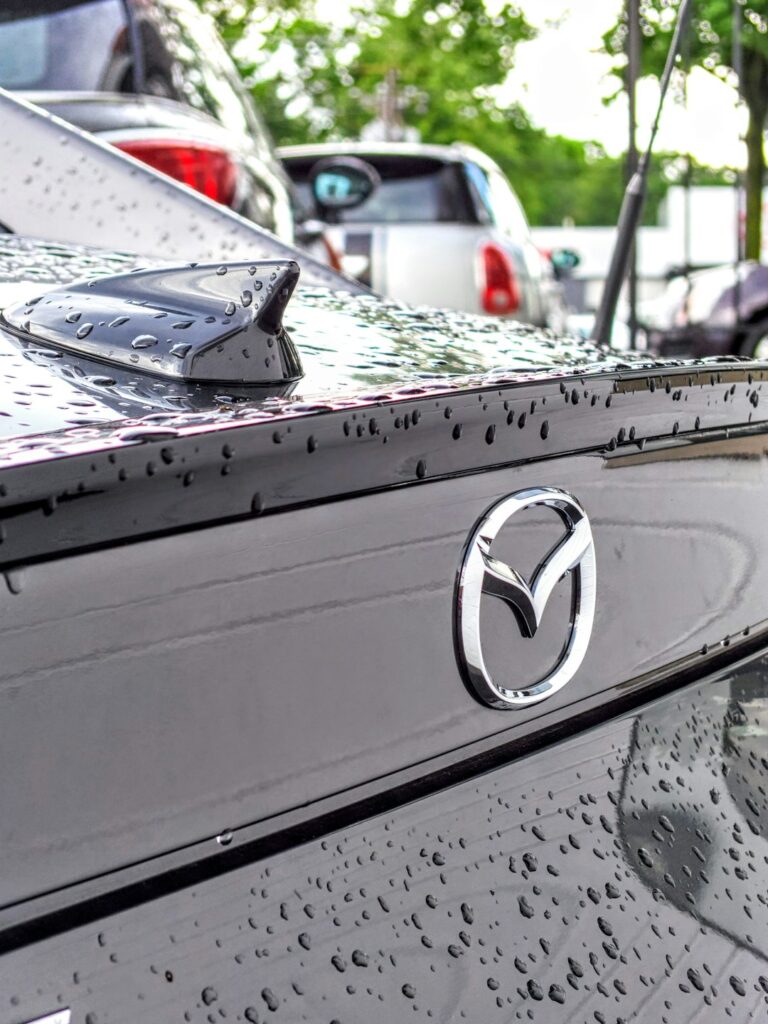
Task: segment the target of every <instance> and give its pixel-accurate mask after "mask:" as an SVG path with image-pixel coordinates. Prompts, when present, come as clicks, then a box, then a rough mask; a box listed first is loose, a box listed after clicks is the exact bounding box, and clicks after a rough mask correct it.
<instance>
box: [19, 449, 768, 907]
mask: <svg viewBox="0 0 768 1024" xmlns="http://www.w3.org/2000/svg"><path fill="white" fill-rule="evenodd" d="M272 443H273V442H272ZM483 443H484V442H483ZM765 449H766V443H765V438H764V436H762V435H748V436H745V437H741V438H732V439H730V440H728V439H725V438H723V439H721V440H719V441H702V442H701V443H699V444H688V445H675V446H670V447H664V446H659V447H657V448H656V449H649V448H646V450H645V451H643V452H637V451H635V453H634V454H629V453H627V452H622V451H621V450H620V449H619V450H617V452H616V454H615V455H613V456H612V457H610V458H606V457H604V456H601V455H599V454H593V455H582V456H579V457H574V456H570V457H567V458H561V459H550V460H544V461H542V462H539V463H536V464H528V465H522V466H518V467H507V468H500V469H496V470H493V471H487V472H484V473H480V474H471V475H466V476H463V477H455V478H451V479H447V480H432V481H427V482H424V483H420V484H419V485H418V486H416V487H411V488H402V487H401V488H394V489H390V490H388V491H384V492H381V493H377V494H371V495H367V496H359V497H356V498H354V499H353V500H347V501H342V500H340V499H337V500H336V501H332V502H326V503H324V504H321V505H317V504H312V505H307V506H306V507H303V508H298V509H297V508H294V509H293V510H291V511H290V512H287V511H286V512H282V513H280V514H275V515H263V514H262V515H260V514H259V509H258V505H257V506H256V507H253V508H249V510H248V514H247V517H246V518H245V519H244V520H243V521H242V522H238V523H232V522H229V523H224V524H221V525H211V526H209V528H207V529H205V530H203V531H199V530H198V531H190V532H186V533H183V534H180V535H169V536H165V537H162V538H158V539H156V540H154V541H145V540H138V539H135V540H134V543H133V544H132V545H131V546H130V547H129V548H126V547H123V546H114V541H113V542H112V544H111V545H107V546H105V549H104V550H98V551H93V550H91V551H90V553H83V554H80V555H74V554H72V553H70V554H69V556H68V557H66V558H59V559H57V560H54V561H50V560H48V561H41V562H40V563H39V564H37V565H32V564H29V561H27V563H26V564H24V565H21V566H19V567H18V568H16V569H13V570H8V571H7V572H6V581H7V589H6V592H5V594H4V596H2V595H0V622H2V628H0V646H1V648H2V650H3V660H2V664H0V804H1V805H2V806H3V807H4V809H5V817H4V819H3V823H2V826H1V827H0V841H1V842H2V846H3V849H4V863H5V872H4V873H3V875H2V878H0V901H2V904H5V905H7V904H11V903H14V902H16V901H19V900H21V899H27V898H29V897H33V896H35V894H38V893H41V892H43V891H50V890H53V889H56V888H58V887H61V886H63V885H65V884H72V883H76V882H77V883H79V882H82V881H84V880H86V879H88V878H90V877H93V876H96V875H99V874H102V873H104V872H107V871H114V870H116V869H119V868H123V867H126V866H128V865H131V864H136V863H138V862H140V861H142V860H146V859H147V858H152V857H155V856H157V855H159V854H161V853H163V854H165V853H173V852H174V851H179V850H181V849H182V848H184V847H187V846H191V845H193V844H202V846H201V848H200V849H199V850H198V851H195V853H194V856H195V859H199V858H200V857H206V856H207V857H213V856H215V855H216V854H217V851H218V849H219V846H218V844H217V843H216V841H215V838H214V837H215V836H217V835H219V834H220V833H221V832H222V831H223V830H226V829H230V830H233V829H234V830H239V829H240V828H241V827H242V826H246V825H250V824H251V823H256V822H262V823H266V824H267V828H268V829H269V828H270V826H269V824H268V822H269V819H271V818H273V816H274V815H277V814H283V813H285V812H286V811H289V810H291V809H296V808H299V807H301V806H302V805H306V804H308V803H310V802H313V801H317V800H320V799H325V798H327V797H329V796H330V795H332V794H334V793H341V792H347V794H348V798H349V799H350V800H354V799H357V797H355V790H357V789H359V787H361V786H366V785H368V784H369V783H371V782H372V781H373V780H384V779H386V778H388V777H389V778H392V777H393V773H397V772H401V771H403V770H405V769H408V770H409V771H410V772H412V773H415V774H416V775H417V776H418V774H419V773H420V772H423V773H424V774H430V773H432V772H434V771H437V770H442V769H439V768H438V766H437V764H436V761H438V760H439V759H441V758H446V757H447V758H448V759H449V761H450V760H451V758H452V759H453V761H454V763H455V762H456V761H460V760H462V759H464V758H465V757H467V756H469V754H468V748H469V747H471V745H473V744H478V743H481V744H482V743H485V744H486V745H487V744H496V745H497V746H503V745H511V749H512V750H517V749H519V745H521V744H530V743H531V742H534V741H536V739H537V737H538V739H539V741H540V737H541V735H542V733H543V732H545V731H546V730H548V729H551V728H553V727H555V726H557V727H560V728H562V727H564V726H570V727H571V728H574V718H575V716H577V715H581V714H586V713H593V714H594V713H598V712H599V711H600V709H601V708H602V709H603V710H602V713H605V706H607V705H611V704H613V703H614V702H615V701H616V700H617V699H619V698H622V697H629V696H633V697H637V695H638V694H641V693H642V692H643V691H644V690H645V689H646V688H647V687H649V686H655V685H658V684H659V682H660V681H661V682H664V683H665V685H669V684H670V680H672V681H674V679H675V678H676V676H677V675H678V673H679V672H680V671H681V669H690V668H691V666H693V668H694V669H695V668H696V666H697V662H698V663H699V671H701V670H703V668H704V667H705V666H706V665H707V664H708V658H709V657H710V656H711V654H713V653H715V652H722V651H725V650H731V649H732V648H733V649H735V648H736V647H737V646H738V644H739V643H741V642H747V641H749V640H750V638H751V634H752V633H753V632H754V631H755V630H761V629H763V627H764V620H766V619H768V602H767V601H766V596H765V595H766V594H767V593H768V576H767V575H766V573H768V569H767V568H766V567H765V566H764V565H763V563H762V560H761V559H760V558H759V552H760V550H761V545H762V536H763V531H764V517H763V515H762V504H761V501H760V495H761V494H762V493H763V491H764V488H765V487H766V486H768V461H767V459H766V455H765ZM305 457H312V456H309V454H308V453H306V452H305ZM239 458H240V455H239V454H238V451H237V449H232V450H230V451H229V453H228V455H227V453H223V452H222V455H221V458H220V463H219V465H218V466H217V468H216V475H215V477H213V476H206V475H205V474H201V475H199V476H194V475H193V476H191V477H190V476H187V473H188V472H190V470H188V469H187V468H186V467H185V466H183V465H181V466H179V465H178V464H175V465H174V464H172V465H171V466H167V465H166V464H165V463H164V462H163V461H162V458H160V459H159V460H158V464H157V467H158V474H159V473H163V472H164V473H170V472H173V473H174V474H180V475H179V477H178V479H177V481H176V486H175V488H173V489H172V490H170V489H169V490H168V491H167V492H166V497H165V499H163V503H161V501H160V495H161V492H160V491H157V492H155V491H153V488H154V486H155V481H156V480H157V475H158V474H156V475H155V476H150V477H147V476H146V474H144V476H143V480H144V481H145V483H144V486H143V488H142V489H140V490H138V491H136V490H132V489H131V488H130V487H129V488H128V489H127V490H124V491H123V492H122V494H121V492H120V490H119V486H120V485H119V476H118V477H117V478H116V479H117V480H118V484H117V485H116V490H115V492H114V500H113V501H110V502H109V503H108V502H107V501H106V497H105V496H104V495H102V496H101V497H95V498H94V499H91V500H94V505H93V506H92V509H93V511H92V512H91V513H90V515H88V514H87V513H85V512H84V513H83V514H82V515H81V516H80V517H79V518H78V519H77V520H75V519H73V518H71V517H69V516H68V514H67V510H68V509H70V508H74V507H76V506H77V505H78V502H79V501H83V502H86V501H88V500H89V499H88V498H87V497H83V498H81V499H77V498H75V497H73V498H72V499H71V500H68V501H67V500H63V501H61V502H60V503H58V504H54V505H48V506H45V507H40V508H38V510H37V511H36V514H33V513H32V512H29V513H25V512H24V510H22V509H19V508H17V509H16V516H17V517H19V518H23V517H24V516H25V514H26V515H28V516H29V526H30V532H29V536H30V537H32V536H33V530H32V528H31V527H32V524H33V523H34V525H35V526H36V528H37V534H44V533H45V532H46V531H47V530H53V531H54V532H55V533H56V534H57V535H58V536H59V537H61V538H62V539H63V541H64V543H65V544H73V543H74V544H77V542H78V540H81V541H83V542H85V543H86V544H87V543H89V542H91V543H92V540H93V537H94V536H96V537H98V536H99V535H100V530H101V527H100V525H99V524H100V523H101V522H102V521H106V522H108V523H110V522H111V523H112V529H113V530H114V524H115V523H116V522H119V523H123V524H129V527H130V528H132V529H139V530H140V529H141V528H142V527H143V525H144V523H143V519H142V516H143V514H144V510H143V506H144V505H145V504H149V505H150V508H151V511H152V513H153V514H154V515H156V516H159V517H161V521H163V522H164V523H165V524H166V525H167V526H168V527H169V530H170V529H171V523H172V522H173V519H174V517H176V516H178V515H179V514H180V513H179V509H185V508H187V507H189V508H190V509H191V510H192V513H191V514H193V515H194V514H195V512H196V510H197V512H198V514H199V506H200V504H201V503H205V502H206V500H207V497H208V494H209V491H213V492H214V493H215V492H216V490H217V486H218V485H217V481H223V487H224V497H223V498H222V501H223V507H224V508H226V506H227V504H228V503H236V501H237V493H238V489H239V488H240V489H242V490H241V491H240V493H242V491H243V490H244V489H245V488H246V487H253V481H254V479H258V477H259V475H260V469H259V466H260V465H261V466H262V467H263V465H264V460H261V463H260V462H259V460H256V461H254V463H253V465H252V466H251V467H248V468H245V469H243V468H242V467H240V468H239V467H238V459H239ZM71 461H72V460H69V459H62V460H59V462H58V465H61V466H66V465H67V463H70V462H71ZM225 466H228V467H231V468H230V470H229V471H227V472H225V474H224V477H222V476H221V469H222V468H223V467H225ZM120 468H121V467H120V464H119V463H117V464H115V465H112V466H111V470H112V472H113V473H117V474H119V472H120ZM70 470H71V467H70ZM292 472H294V469H293V468H292V467H291V466H290V464H289V465H288V466H287V467H286V476H285V478H284V486H285V487H286V489H288V488H290V481H291V473H292ZM4 476H5V474H4ZM185 479H186V481H187V482H186V484H185V482H184V481H185ZM553 483H554V484H557V485H558V486H559V487H561V488H564V489H566V490H568V491H571V492H572V493H574V494H576V495H578V496H579V499H580V500H581V502H582V503H583V505H584V507H585V508H586V509H587V512H588V514H589V515H590V518H591V520H592V527H593V534H594V538H595V548H596V555H597V564H598V594H597V610H596V619H595V629H594V634H593V638H592V642H591V644H590V648H589V650H588V652H587V656H586V658H585V660H584V662H583V664H582V667H581V668H580V670H579V672H578V673H577V675H576V676H575V677H574V679H573V680H571V682H570V683H569V684H568V685H567V686H566V687H565V688H564V689H563V690H562V691H561V692H560V693H558V694H556V695H555V696H554V697H552V698H551V699H550V700H548V701H545V702H543V703H542V704H540V705H536V706H534V707H531V708H528V709H525V710H521V711H519V712H518V711H516V712H514V713H503V714H502V713H499V712H497V711H494V710H493V709H491V708H488V707H486V706H484V705H481V704H479V703H478V702H477V701H475V699H474V698H473V697H472V696H471V695H470V694H469V693H468V692H467V690H466V688H465V685H464V682H463V679H462V675H461V671H460V666H459V664H458V663H457V660H456V656H455V652H454V647H453V635H452V632H453V631H452V624H453V614H454V582H455V579H456V573H457V571H458V568H459V565H460V560H461V554H462V550H463V548H464V544H465V542H466V540H467V537H468V536H469V534H470V532H471V531H472V529H473V527H474V525H475V523H476V522H477V520H478V518H479V517H480V516H481V515H482V514H483V512H485V510H486V509H487V508H488V507H489V506H490V505H492V504H494V503H495V502H496V501H497V500H498V499H499V497H501V496H504V495H506V494H509V493H512V492H514V491H517V490H519V489H521V488H522V487H530V486H547V485H552V484H553ZM125 484H129V480H126V481H125ZM98 486H99V485H98V483H96V484H94V485H93V492H98ZM93 492H91V493H93ZM243 497H245V495H243ZM86 508H87V506H86ZM99 509H101V510H102V511H101V514H99V511H98V510H99ZM4 524H5V529H6V540H5V542H4V544H3V547H6V546H8V545H10V544H11V543H12V541H13V538H14V536H15V531H16V530H17V529H18V524H17V522H16V521H15V519H14V518H13V517H11V516H9V517H8V518H6V519H5V520H4ZM553 529H554V531H555V534H557V536H555V535H553V532H552V531H553ZM558 536H559V531H558V529H557V526H556V524H552V523H551V522H549V521H544V520H543V519H541V518H536V517H535V516H533V517H528V518H521V519H520V520H518V521H516V522H514V523H510V525H509V527H508V528H505V531H504V533H503V536H502V537H501V538H500V541H499V542H500V543H501V544H502V547H501V548H500V549H499V552H498V553H499V556H500V557H503V558H506V559H507V560H508V561H509V562H510V563H512V564H514V565H515V566H516V567H517V568H518V569H519V571H521V572H523V573H524V574H525V575H526V576H529V575H530V572H531V571H532V569H533V568H534V567H535V564H536V562H537V560H538V558H540V557H541V556H543V555H544V554H545V553H546V552H547V550H548V549H549V548H550V547H551V545H552V543H553V541H554V540H556V539H558ZM17 564H18V563H17ZM116 580H119V595H116ZM643 581H645V583H644V582H643ZM648 581H650V583H649V582H648ZM681 581H684V582H681ZM649 593H650V594H652V600H649ZM569 599H570V588H569V586H568V585H562V586H560V587H559V588H558V590H557V593H556V595H555V596H554V597H553V599H552V600H551V602H550V604H549V605H548V609H547V616H546V618H545V621H544V622H543V623H542V626H541V628H540V630H539V631H538V632H537V635H536V637H535V639H534V640H524V639H523V638H522V637H521V635H520V631H519V629H518V628H517V626H516V625H515V623H514V621H513V619H512V617H511V615H510V614H509V613H508V612H506V610H505V609H503V608H501V607H498V605H499V603H498V602H491V605H489V607H488V608H487V609H486V610H485V612H484V618H483V623H484V625H483V628H484V631H485V633H484V637H483V643H484V647H485V651H486V658H487V659H488V663H489V665H490V666H491V670H492V671H494V672H504V674H505V677H508V676H509V674H510V672H512V673H513V674H514V675H515V676H516V677H518V678H519V680H520V682H521V683H525V682H526V681H527V680H530V679H536V678H539V677H540V676H541V675H542V674H543V671H545V670H547V669H548V668H550V667H551V662H552V658H553V657H554V656H555V652H557V651H558V650H559V648H560V645H561V644H562V638H563V636H564V631H565V629H566V626H567V617H568V614H569V610H570V600H569ZM489 601H490V599H489ZM493 605H496V607H493ZM83 708H87V709H88V714H87V716H85V717H84V716H83V710H82V709H83ZM51 736H55V743H54V744H53V745H51V744H50V743H49V737H51ZM33 738H34V739H33ZM43 766H45V768H43ZM20 775H21V776H23V777H24V778H25V780H26V782H25V786H24V787H23V788H21V789H20V788H19V787H18V785H17V781H16V780H17V779H18V777H19V776H20ZM51 778H55V779H66V786H58V785H54V786H52V785H51ZM273 824H274V828H279V827H282V826H279V825H278V823H277V822H274V823H273ZM157 870H158V871H159V870H161V868H160V865H158V867H157ZM163 870H164V869H163ZM123 884H124V883H123V881H121V880H120V879H116V880H115V885H117V886H121V885H123ZM37 912H38V911H37V910H31V909H28V910H27V912H26V913H27V915H29V914H33V915H34V914H36V913H37Z"/></svg>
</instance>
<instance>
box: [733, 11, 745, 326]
mask: <svg viewBox="0 0 768 1024" xmlns="http://www.w3.org/2000/svg"><path fill="white" fill-rule="evenodd" d="M731 17H732V21H731V40H732V42H731V46H732V53H731V62H732V64H733V70H734V71H735V72H736V78H737V82H738V84H737V89H738V95H739V99H741V73H742V56H741V19H742V13H741V4H740V3H739V0H733V6H732V10H731ZM735 190H736V260H735V262H734V267H733V276H734V286H733V305H734V309H733V320H734V325H735V326H736V327H738V325H739V321H740V319H741V317H740V315H739V314H740V312H741V277H740V274H739V268H740V264H741V260H742V258H743V253H744V247H743V243H742V239H741V213H742V187H741V172H740V171H739V170H737V171H736V182H735Z"/></svg>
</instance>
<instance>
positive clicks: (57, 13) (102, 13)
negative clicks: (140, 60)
mask: <svg viewBox="0 0 768 1024" xmlns="http://www.w3.org/2000/svg"><path fill="white" fill-rule="evenodd" d="M0 86H2V87H3V88H6V89H62V90H86V91H90V90H107V91H117V92H124V91H131V90H132V88H133V75H132V60H131V49H130V40H129V33H128V27H127V22H126V14H125V8H124V6H123V4H122V2H121V0H88V2H77V0H75V2H72V0H69V2H66V0H58V2H50V0H49V2H46V0H23V2H22V0H11V2H10V3H2V4H0Z"/></svg>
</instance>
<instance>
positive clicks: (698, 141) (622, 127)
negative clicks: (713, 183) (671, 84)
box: [505, 0, 745, 166]
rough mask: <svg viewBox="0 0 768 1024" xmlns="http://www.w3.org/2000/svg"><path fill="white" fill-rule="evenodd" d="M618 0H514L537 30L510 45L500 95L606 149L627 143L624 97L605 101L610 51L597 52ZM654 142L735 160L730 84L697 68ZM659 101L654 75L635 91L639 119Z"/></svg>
mask: <svg viewBox="0 0 768 1024" xmlns="http://www.w3.org/2000/svg"><path fill="white" fill-rule="evenodd" d="M622 2H623V0H519V3H520V6H521V7H522V9H523V10H524V12H525V15H526V17H527V18H528V20H529V21H530V22H531V24H533V25H535V26H536V27H537V28H538V29H539V35H538V38H537V39H535V40H533V41H532V42H530V43H523V44H522V45H520V46H519V47H518V49H517V67H516V69H515V71H514V72H513V74H512V77H511V79H510V82H509V85H508V90H507V91H506V92H505V95H508V96H509V97H510V98H518V99H519V100H520V102H521V103H522V105H523V107H524V108H525V109H526V110H527V111H528V113H529V114H530V116H531V118H532V119H533V121H534V122H535V123H536V124H537V125H539V126H540V127H541V128H544V129H546V130H547V131H548V132H551V133H554V134H560V135H566V136H569V137H571V138H576V139H595V140H597V141H599V142H601V143H602V144H603V145H604V146H605V147H606V149H608V151H609V152H611V153H614V154H616V153H619V152H621V151H622V150H623V149H625V148H626V138H627V108H626V102H625V100H624V98H623V97H620V98H619V99H617V100H616V101H614V102H613V103H612V104H611V105H610V106H609V107H607V108H606V107H605V106H604V105H603V103H602V99H603V97H605V96H609V95H611V94H612V93H613V92H615V90H616V85H617V82H616V79H614V78H611V77H610V76H609V75H608V72H609V70H610V65H611V59H610V58H609V57H607V56H605V55H604V54H601V53H599V52H596V51H597V50H598V47H599V45H600V38H601V36H602V33H603V32H604V31H605V30H606V29H607V28H609V27H610V26H611V25H612V24H614V23H615V21H616V18H617V16H618V13H619V11H620V10H621V7H622ZM671 99H672V97H671V95H670V97H669V98H668V101H667V104H666V106H665V113H664V117H663V120H662V125H661V130H660V132H659V137H658V142H657V149H659V150H662V149H667V150H673V151H678V152H685V151H686V150H687V149H689V150H690V152H691V153H692V155H693V156H695V157H696V158H697V159H698V160H700V161H701V162H702V163H708V164H712V165H714V166H720V165H730V166H742V165H743V163H744V158H745V154H744V146H743V143H742V142H741V141H740V136H741V135H742V134H743V131H744V128H745V119H744V116H743V112H741V111H739V110H737V109H736V106H735V99H736V96H735V92H734V90H733V89H731V88H729V87H728V86H726V85H724V84H723V83H721V82H719V81H717V80H716V79H715V78H714V76H713V75H711V74H709V73H708V72H705V71H702V70H699V71H694V72H693V74H692V75H691V79H690V87H689V93H688V111H687V114H686V112H685V111H684V110H683V108H682V105H681V104H679V103H677V104H673V103H672V102H670V101H671ZM657 101H658V90H657V88H656V86H655V84H654V83H652V82H650V81H649V82H646V83H642V84H641V87H640V89H639V91H638V126H639V130H641V134H640V138H641V139H642V138H644V137H645V133H644V132H642V129H643V128H647V127H649V126H650V123H651V121H652V120H653V116H654V113H655V108H656V103H657Z"/></svg>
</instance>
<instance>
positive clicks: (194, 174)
mask: <svg viewBox="0 0 768 1024" xmlns="http://www.w3.org/2000/svg"><path fill="white" fill-rule="evenodd" d="M115 145H116V146H117V148H118V149H122V151H123V152H124V153H128V154H129V156H133V157H135V158H136V159H137V160H141V161H143V163H145V164H149V166H150V167H154V169H155V170H156V171H162V173H163V174H167V175H168V176H169V177H171V178H175V179H176V180H177V181H181V182H183V183H184V184H185V185H189V187H190V188H193V189H195V190H196V191H197V192H202V193H203V195H204V196H208V198H209V199H215V200H216V202H217V203H223V204H224V206H231V205H232V203H233V202H234V199H235V188H236V185H237V165H236V164H235V162H234V160H233V159H232V157H231V156H230V155H229V153H227V151H226V150H224V149H219V148H218V147H216V146H210V145H207V144H206V143H204V142H195V141H185V142H179V141H170V140H168V141H165V140H162V139H128V140H126V141H123V142H117V143H115Z"/></svg>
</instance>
